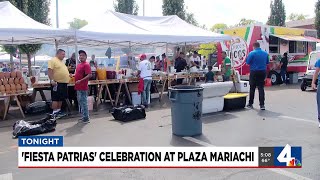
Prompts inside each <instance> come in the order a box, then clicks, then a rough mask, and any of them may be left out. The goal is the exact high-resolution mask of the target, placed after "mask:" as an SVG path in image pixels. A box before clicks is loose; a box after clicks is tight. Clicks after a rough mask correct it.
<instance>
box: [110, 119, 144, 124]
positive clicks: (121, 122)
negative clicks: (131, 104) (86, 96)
mask: <svg viewBox="0 0 320 180" xmlns="http://www.w3.org/2000/svg"><path fill="white" fill-rule="evenodd" d="M144 120H146V118H145V119H137V120H133V121H128V122H123V121H118V120H115V119H112V120H110V121H113V122H117V123H119V124H121V125H126V124H131V123H134V122H137V121H144Z"/></svg>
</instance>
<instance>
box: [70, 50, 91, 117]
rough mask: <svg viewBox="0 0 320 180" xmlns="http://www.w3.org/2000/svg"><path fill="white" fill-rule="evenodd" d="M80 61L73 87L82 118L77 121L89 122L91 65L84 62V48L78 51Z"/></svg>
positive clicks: (85, 56)
mask: <svg viewBox="0 0 320 180" xmlns="http://www.w3.org/2000/svg"><path fill="white" fill-rule="evenodd" d="M79 59H80V63H79V64H78V65H77V68H76V74H75V81H76V84H75V86H74V89H75V90H76V91H77V98H78V102H79V106H80V109H81V113H82V118H81V119H80V120H79V122H83V123H89V122H90V121H89V111H88V98H87V97H88V94H87V93H88V92H87V91H88V82H89V79H90V78H91V76H92V75H91V67H90V65H89V64H88V63H87V62H86V60H87V53H86V52H85V51H84V50H80V51H79Z"/></svg>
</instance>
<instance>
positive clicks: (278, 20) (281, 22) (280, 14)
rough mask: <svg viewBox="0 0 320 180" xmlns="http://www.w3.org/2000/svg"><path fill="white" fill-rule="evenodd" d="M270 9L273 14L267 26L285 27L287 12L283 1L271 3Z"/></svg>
mask: <svg viewBox="0 0 320 180" xmlns="http://www.w3.org/2000/svg"><path fill="white" fill-rule="evenodd" d="M270 9H271V12H270V16H269V19H268V22H267V24H268V25H271V26H285V23H286V11H285V6H284V4H283V3H282V0H274V2H272V1H271V4H270Z"/></svg>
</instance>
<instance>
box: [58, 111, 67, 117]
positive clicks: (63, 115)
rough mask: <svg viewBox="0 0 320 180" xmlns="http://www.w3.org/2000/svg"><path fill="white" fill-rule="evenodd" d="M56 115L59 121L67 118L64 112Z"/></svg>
mask: <svg viewBox="0 0 320 180" xmlns="http://www.w3.org/2000/svg"><path fill="white" fill-rule="evenodd" d="M56 115H57V119H60V118H63V117H65V116H67V114H66V113H64V112H62V111H59V112H58V113H56Z"/></svg>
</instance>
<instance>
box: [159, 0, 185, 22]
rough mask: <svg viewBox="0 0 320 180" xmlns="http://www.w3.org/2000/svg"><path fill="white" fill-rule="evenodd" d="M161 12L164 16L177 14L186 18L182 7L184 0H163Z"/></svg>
mask: <svg viewBox="0 0 320 180" xmlns="http://www.w3.org/2000/svg"><path fill="white" fill-rule="evenodd" d="M162 14H163V15H164V16H169V15H177V16H179V17H180V18H181V19H183V20H186V17H187V15H186V11H185V9H184V0H163V5H162Z"/></svg>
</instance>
